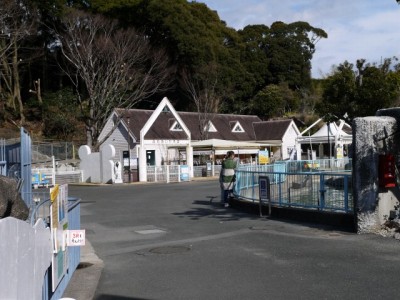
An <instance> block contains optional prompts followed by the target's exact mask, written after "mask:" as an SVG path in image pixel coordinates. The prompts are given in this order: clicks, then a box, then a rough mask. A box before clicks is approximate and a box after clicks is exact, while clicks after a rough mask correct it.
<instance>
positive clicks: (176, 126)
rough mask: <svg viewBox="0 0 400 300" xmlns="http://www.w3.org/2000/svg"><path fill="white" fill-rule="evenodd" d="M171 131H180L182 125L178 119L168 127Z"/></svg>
mask: <svg viewBox="0 0 400 300" xmlns="http://www.w3.org/2000/svg"><path fill="white" fill-rule="evenodd" d="M169 130H171V131H182V130H183V129H182V126H181V124H179V123H178V121H175V122H174V124H172V126H171V128H170V129H169Z"/></svg>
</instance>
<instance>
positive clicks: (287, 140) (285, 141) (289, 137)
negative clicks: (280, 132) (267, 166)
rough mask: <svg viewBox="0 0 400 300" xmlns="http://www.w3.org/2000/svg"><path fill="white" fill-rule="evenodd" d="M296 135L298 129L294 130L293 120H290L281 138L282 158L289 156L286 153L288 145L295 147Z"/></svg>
mask: <svg viewBox="0 0 400 300" xmlns="http://www.w3.org/2000/svg"><path fill="white" fill-rule="evenodd" d="M297 136H298V131H296V128H295V125H294V122H292V123H291V124H290V126H289V127H288V130H287V131H286V133H285V135H284V136H283V138H282V159H288V158H289V156H290V154H289V153H288V147H291V148H295V149H296V138H297Z"/></svg>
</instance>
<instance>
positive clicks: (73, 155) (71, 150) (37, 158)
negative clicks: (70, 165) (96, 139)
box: [32, 141, 82, 164]
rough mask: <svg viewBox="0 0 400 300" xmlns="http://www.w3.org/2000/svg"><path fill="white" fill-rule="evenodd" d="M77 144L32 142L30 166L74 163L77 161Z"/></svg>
mask: <svg viewBox="0 0 400 300" xmlns="http://www.w3.org/2000/svg"><path fill="white" fill-rule="evenodd" d="M81 144H82V143H77V142H38V141H34V142H32V164H47V163H51V162H52V157H53V156H54V159H55V160H56V161H66V162H75V161H77V160H78V159H79V156H78V150H79V147H80V146H81Z"/></svg>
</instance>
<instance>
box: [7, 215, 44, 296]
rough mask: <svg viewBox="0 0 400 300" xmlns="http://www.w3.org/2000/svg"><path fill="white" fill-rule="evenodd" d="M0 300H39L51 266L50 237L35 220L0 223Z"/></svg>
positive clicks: (39, 222) (11, 219) (12, 220)
mask: <svg viewBox="0 0 400 300" xmlns="http://www.w3.org/2000/svg"><path fill="white" fill-rule="evenodd" d="M0 236H1V243H0V257H1V268H0V278H1V279H2V280H0V299H15V300H19V299H20V300H26V299H33V300H36V299H42V286H43V279H44V276H45V274H46V270H47V268H48V267H49V266H50V264H51V256H52V253H51V249H52V247H51V234H50V229H49V228H45V224H44V223H43V221H41V220H39V221H38V222H37V223H36V225H35V226H34V227H33V228H32V227H31V225H30V224H28V223H27V222H24V221H21V220H18V219H15V218H12V217H8V218H5V219H1V220H0Z"/></svg>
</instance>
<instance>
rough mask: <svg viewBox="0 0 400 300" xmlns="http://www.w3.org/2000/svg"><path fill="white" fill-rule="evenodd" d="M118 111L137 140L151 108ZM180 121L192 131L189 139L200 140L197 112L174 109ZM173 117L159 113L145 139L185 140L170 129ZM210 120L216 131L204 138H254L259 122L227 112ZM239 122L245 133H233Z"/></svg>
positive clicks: (182, 132) (184, 135)
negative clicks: (255, 128) (255, 125)
mask: <svg viewBox="0 0 400 300" xmlns="http://www.w3.org/2000/svg"><path fill="white" fill-rule="evenodd" d="M116 112H117V113H118V114H123V120H124V122H125V123H126V124H127V120H128V117H129V128H130V130H131V132H132V133H133V134H134V135H135V137H136V139H137V140H139V139H140V130H141V128H143V126H144V125H145V124H146V122H147V120H148V119H149V118H150V117H151V115H152V114H153V112H154V111H152V110H142V109H129V110H125V109H116ZM177 113H178V115H179V116H180V118H181V119H182V121H183V122H184V123H185V125H186V126H187V128H188V129H189V131H190V132H191V140H201V139H202V138H201V130H200V125H199V114H198V113H194V112H177ZM175 121H176V119H175V118H174V116H173V114H172V113H171V112H167V113H161V114H160V115H159V116H158V117H157V119H156V121H155V122H154V124H153V126H151V128H150V130H149V131H148V132H147V134H146V136H145V138H146V139H186V138H187V137H186V134H185V132H184V131H171V130H170V128H171V126H172V125H173V124H174V122H175ZM210 121H211V122H212V124H213V125H214V126H215V128H216V129H217V132H208V135H207V139H223V140H234V141H253V140H255V137H256V136H255V133H254V128H253V124H254V123H256V122H260V121H261V119H260V118H259V117H257V116H254V115H249V116H247V115H229V114H215V115H212V116H211V117H210ZM237 122H239V123H240V125H241V127H242V128H243V129H244V132H232V129H233V126H235V124H236V123H237Z"/></svg>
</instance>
